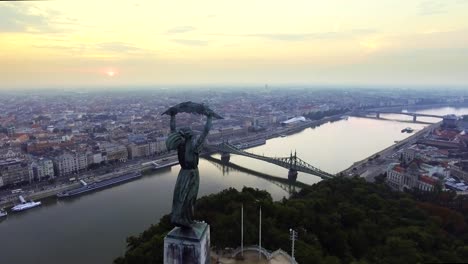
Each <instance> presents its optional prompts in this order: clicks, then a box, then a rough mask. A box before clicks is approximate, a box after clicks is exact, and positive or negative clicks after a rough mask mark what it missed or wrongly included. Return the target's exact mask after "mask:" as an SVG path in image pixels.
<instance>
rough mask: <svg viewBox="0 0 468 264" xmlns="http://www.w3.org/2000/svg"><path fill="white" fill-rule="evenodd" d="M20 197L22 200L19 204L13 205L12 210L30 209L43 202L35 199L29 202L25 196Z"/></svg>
mask: <svg viewBox="0 0 468 264" xmlns="http://www.w3.org/2000/svg"><path fill="white" fill-rule="evenodd" d="M19 199H20V201H21V203H20V204H17V205H15V206H13V207H12V208H11V210H12V211H13V212H20V211H24V210H28V209H31V208H34V207H38V206H39V205H41V204H42V203H41V202H35V201H33V200H31V201H29V202H27V201H26V200H25V199H24V198H23V196H21V195H20V196H19Z"/></svg>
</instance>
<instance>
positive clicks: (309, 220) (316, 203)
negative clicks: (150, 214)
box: [114, 178, 468, 264]
mask: <svg viewBox="0 0 468 264" xmlns="http://www.w3.org/2000/svg"><path fill="white" fill-rule="evenodd" d="M441 197H444V198H443V199H442V198H441ZM457 199H458V198H456V197H455V196H454V195H452V194H447V193H412V194H404V193H397V192H393V191H391V190H389V189H388V188H387V187H386V186H384V185H383V184H371V183H366V182H365V181H364V180H362V179H358V178H353V179H348V178H335V179H331V180H324V181H321V182H320V183H318V184H315V185H313V186H310V187H306V188H304V189H302V191H301V192H299V193H297V194H295V195H294V196H293V197H291V198H290V199H283V200H282V201H278V202H273V200H272V198H271V196H270V195H269V194H268V193H267V192H265V191H259V190H254V189H252V188H244V189H243V190H242V191H241V192H239V191H237V190H235V189H227V190H224V191H222V192H220V193H218V194H213V195H209V196H205V197H202V198H201V199H199V201H198V202H197V209H196V219H204V220H205V221H206V222H208V223H209V224H210V226H211V245H212V246H215V247H216V248H220V249H223V248H226V247H231V248H236V247H238V246H239V245H240V208H241V205H242V204H244V216H245V218H244V228H245V229H244V241H245V242H244V244H245V245H250V244H258V206H259V205H261V206H262V216H263V218H262V224H263V225H262V237H263V239H262V246H264V247H265V248H267V249H269V250H276V249H278V248H282V249H283V250H286V251H288V252H289V251H290V247H291V246H290V241H289V228H294V229H295V230H297V231H298V233H299V240H298V241H297V243H296V245H297V246H296V250H297V251H296V260H297V261H298V262H299V263H301V264H302V263H304V264H305V263H399V264H400V263H427V262H433V263H434V262H466V261H467V260H468V246H467V245H468V232H467V231H468V228H467V219H468V218H467V211H468V207H464V205H466V201H464V202H463V201H461V202H460V201H458V200H457ZM457 201H458V202H457ZM463 204H464V205H463ZM457 208H458V209H457ZM455 209H457V210H458V211H457V210H455ZM169 219H170V218H169V215H166V216H164V217H163V218H162V219H161V221H160V223H159V224H158V225H152V226H151V227H150V228H149V229H148V230H146V231H144V232H143V233H142V234H140V235H139V236H135V237H129V238H128V239H127V244H128V248H127V252H126V253H125V255H124V256H123V257H119V258H117V259H116V260H115V261H114V263H116V264H124V263H125V264H133V263H135V264H136V263H138V264H142V263H148V264H149V263H163V239H164V236H165V234H166V233H167V232H168V231H170V230H171V229H172V227H173V226H172V225H171V224H170V220H169Z"/></svg>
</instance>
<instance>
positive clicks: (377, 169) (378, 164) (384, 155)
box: [338, 121, 442, 181]
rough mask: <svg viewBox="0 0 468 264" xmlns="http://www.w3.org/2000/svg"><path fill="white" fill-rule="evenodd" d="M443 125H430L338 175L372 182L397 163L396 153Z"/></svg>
mask: <svg viewBox="0 0 468 264" xmlns="http://www.w3.org/2000/svg"><path fill="white" fill-rule="evenodd" d="M441 124H442V121H440V122H438V123H435V124H432V125H429V126H427V127H425V128H423V129H421V130H419V131H418V132H416V133H414V134H413V135H411V136H409V137H407V138H405V139H403V140H401V141H399V142H398V143H395V144H393V145H391V146H389V147H387V148H385V149H383V150H381V151H379V152H377V153H374V154H372V155H370V156H369V157H367V158H365V159H363V160H360V161H357V162H355V163H353V165H351V166H350V167H349V168H347V169H345V170H343V171H342V172H340V173H338V175H343V176H361V177H366V178H367V179H368V180H370V181H373V177H375V176H376V175H378V174H380V173H382V172H384V171H385V169H386V167H387V165H388V163H390V162H396V160H397V159H398V158H397V159H394V155H395V153H397V152H398V151H399V150H401V149H404V148H405V147H408V146H410V145H412V144H414V143H416V142H417V141H418V140H419V139H421V138H423V137H424V136H426V135H427V134H428V133H429V132H430V131H432V130H433V129H434V128H437V127H439V126H440V125H441ZM373 160H376V161H373Z"/></svg>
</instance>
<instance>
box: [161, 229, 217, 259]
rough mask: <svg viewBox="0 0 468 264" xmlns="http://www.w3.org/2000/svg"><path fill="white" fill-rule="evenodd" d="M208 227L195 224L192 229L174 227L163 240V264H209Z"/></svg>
mask: <svg viewBox="0 0 468 264" xmlns="http://www.w3.org/2000/svg"><path fill="white" fill-rule="evenodd" d="M209 263H210V226H209V225H208V224H206V223H201V222H196V223H194V224H193V225H192V228H180V227H175V228H174V229H172V231H171V232H169V234H167V236H166V237H165V238H164V264H209Z"/></svg>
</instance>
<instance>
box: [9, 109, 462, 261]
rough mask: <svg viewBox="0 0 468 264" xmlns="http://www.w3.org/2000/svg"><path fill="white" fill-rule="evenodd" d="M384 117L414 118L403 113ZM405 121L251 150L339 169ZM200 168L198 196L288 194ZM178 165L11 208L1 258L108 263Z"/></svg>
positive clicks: (147, 220)
mask: <svg viewBox="0 0 468 264" xmlns="http://www.w3.org/2000/svg"><path fill="white" fill-rule="evenodd" d="M409 110H410V109H409ZM410 111H411V110H410ZM418 112H420V113H427V114H438V115H442V114H448V113H456V114H468V108H450V107H445V108H437V109H428V110H418ZM385 117H386V118H395V119H405V120H409V119H410V118H411V117H407V116H401V115H385ZM421 120H423V119H421ZM424 120H425V121H437V119H435V120H434V119H427V118H426V119H424ZM408 126H410V127H412V128H414V129H415V130H416V131H417V130H419V129H422V128H423V127H424V126H425V125H423V124H409V123H402V122H395V121H381V120H373V119H366V118H355V117H350V118H349V119H348V120H340V121H337V122H333V123H327V124H323V125H322V126H319V127H316V128H308V129H305V130H303V131H301V132H299V133H297V134H294V135H290V136H287V137H283V138H274V139H270V140H268V141H267V144H265V145H262V146H258V147H255V148H252V149H249V150H248V151H250V152H253V153H257V154H264V155H266V156H278V157H280V156H288V155H289V154H290V153H291V151H296V152H297V156H298V157H300V158H301V159H303V160H304V161H307V162H308V163H310V164H312V165H314V166H316V167H318V168H320V169H322V170H324V171H327V172H330V173H337V172H339V171H342V170H343V169H346V168H348V167H349V166H351V165H352V164H353V163H354V162H355V161H358V160H362V159H364V158H366V157H368V156H370V155H372V154H373V153H375V152H378V151H379V150H381V149H383V148H386V147H388V146H390V145H392V144H393V143H394V141H396V140H402V139H404V138H406V137H407V136H409V134H403V133H401V132H400V131H401V129H403V128H405V127H408ZM215 156H216V155H215ZM218 157H219V156H218ZM231 162H233V163H236V164H237V165H240V166H243V167H246V168H249V169H253V170H256V171H259V172H263V173H266V174H270V175H274V176H279V177H285V178H286V177H287V172H288V171H287V170H286V169H284V168H281V167H277V166H275V165H272V164H268V163H265V162H262V161H257V160H252V159H249V158H246V157H241V156H234V155H233V156H232V157H231ZM199 169H200V175H201V179H200V181H201V182H200V192H199V196H203V195H207V194H211V193H216V192H219V191H221V190H223V189H226V188H229V187H234V188H237V189H241V188H242V187H243V186H249V187H254V188H259V189H264V190H267V191H268V192H269V193H270V194H271V195H272V197H273V199H275V200H279V199H281V198H282V197H285V196H286V197H287V196H288V193H287V191H286V190H284V189H283V188H282V186H280V185H279V184H277V183H274V182H270V181H267V180H265V179H262V178H258V177H256V176H253V175H249V174H247V173H244V172H239V171H234V170H230V171H229V172H228V173H223V171H222V168H221V167H220V166H219V165H217V164H215V163H212V162H210V161H207V160H200V165H199ZM178 170H179V166H174V167H172V168H167V169H164V170H161V171H157V172H154V173H153V174H151V175H147V176H144V177H143V178H142V179H139V180H136V181H133V182H129V183H126V184H123V185H119V186H116V187H113V188H110V189H105V190H101V191H98V192H94V193H91V194H88V195H84V196H81V197H77V198H72V199H70V200H56V199H55V198H54V199H46V200H44V201H43V203H44V205H43V206H41V207H39V208H35V209H31V210H29V211H26V212H21V213H10V214H9V215H8V218H7V219H4V220H0V238H1V239H0V263H2V264H4V263H5V264H10V263H11V264H13V263H14V264H20V263H52V264H55V263H57V264H58V263H99V264H101V263H111V262H112V260H113V259H114V258H116V257H117V256H119V255H121V254H123V253H124V252H125V239H126V238H127V237H128V236H130V235H136V234H138V233H140V232H142V231H143V230H145V229H146V228H148V227H149V226H150V225H151V224H155V223H157V222H158V221H159V218H160V217H161V216H163V215H164V214H167V213H169V212H170V209H171V208H170V207H171V201H172V191H173V188H174V185H175V181H176V177H177V173H178ZM298 180H299V181H302V182H304V183H309V184H313V183H316V182H318V181H320V179H319V178H318V177H315V176H312V175H305V174H303V173H299V176H298ZM212 232H216V230H212Z"/></svg>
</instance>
